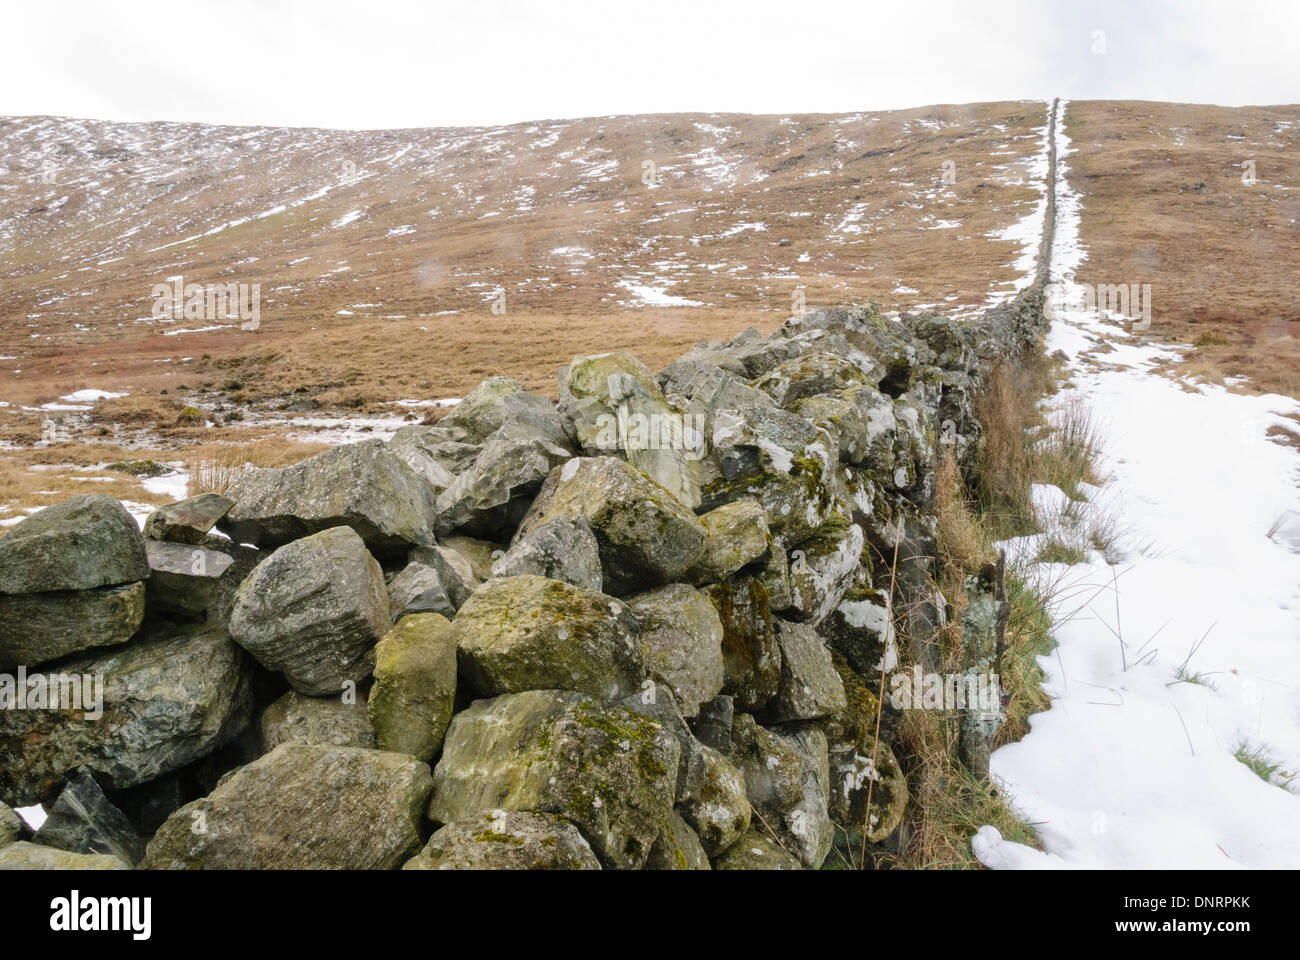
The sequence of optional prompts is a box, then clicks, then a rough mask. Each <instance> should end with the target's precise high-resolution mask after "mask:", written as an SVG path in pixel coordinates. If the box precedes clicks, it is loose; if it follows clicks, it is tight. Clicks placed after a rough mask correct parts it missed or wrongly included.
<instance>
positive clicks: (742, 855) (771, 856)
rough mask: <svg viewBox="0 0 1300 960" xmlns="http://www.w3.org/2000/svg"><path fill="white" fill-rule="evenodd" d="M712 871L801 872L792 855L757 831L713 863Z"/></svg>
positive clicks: (801, 867) (801, 865) (800, 867)
mask: <svg viewBox="0 0 1300 960" xmlns="http://www.w3.org/2000/svg"><path fill="white" fill-rule="evenodd" d="M713 869H714V870H802V869H803V864H802V863H800V862H799V858H798V857H796V856H794V854H791V853H788V852H786V851H785V850H784V849H782V848H781V846H780V845H779V844H777V843H776V842H775V841H773V840H772V839H770V838H769V837H767V836H764V835H763V834H762V833H760V832H759V831H757V830H751V831H750V832H749V833H747V834H745V836H744V837H742V838H741V839H740V840H738V841H737V842H736V843H734V844H732V845H731V846H730V847H728V848H727V849H726V851H725V852H723V853H722V854H721V855H720V856H719V857H718V858H717V859H716V860H714V861H713Z"/></svg>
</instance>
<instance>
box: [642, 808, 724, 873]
mask: <svg viewBox="0 0 1300 960" xmlns="http://www.w3.org/2000/svg"><path fill="white" fill-rule="evenodd" d="M645 869H647V870H712V869H713V867H712V866H710V864H709V855H708V854H707V853H705V852H704V846H703V844H701V843H700V838H699V837H697V836H696V835H695V831H694V830H692V829H691V827H690V824H688V823H687V822H686V821H685V820H683V819H682V817H681V815H680V814H678V813H677V811H675V810H674V811H673V812H672V813H670V814H669V815H668V823H667V824H666V825H665V826H664V828H663V830H662V831H661V832H660V833H659V839H658V840H656V841H655V845H654V846H653V847H651V848H650V856H649V858H648V859H647V860H646V863H645Z"/></svg>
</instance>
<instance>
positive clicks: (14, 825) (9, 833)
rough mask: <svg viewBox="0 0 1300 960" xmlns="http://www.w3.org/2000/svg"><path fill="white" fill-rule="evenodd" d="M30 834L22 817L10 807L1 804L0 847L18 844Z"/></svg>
mask: <svg viewBox="0 0 1300 960" xmlns="http://www.w3.org/2000/svg"><path fill="white" fill-rule="evenodd" d="M27 834H28V830H27V825H26V824H25V823H23V820H22V817H20V816H18V814H17V813H16V812H15V811H14V810H13V809H12V808H10V807H9V806H8V805H6V804H3V803H0V847H3V846H6V845H8V844H10V843H17V842H18V841H19V840H22V839H24V838H25V837H26V836H27Z"/></svg>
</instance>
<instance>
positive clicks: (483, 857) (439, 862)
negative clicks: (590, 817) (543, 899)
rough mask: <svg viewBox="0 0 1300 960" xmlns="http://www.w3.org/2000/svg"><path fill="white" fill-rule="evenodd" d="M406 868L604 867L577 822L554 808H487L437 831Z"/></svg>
mask: <svg viewBox="0 0 1300 960" xmlns="http://www.w3.org/2000/svg"><path fill="white" fill-rule="evenodd" d="M402 869H403V870H599V869H600V861H599V860H597V859H596V855H595V854H594V853H592V852H591V845H590V844H589V843H587V841H586V840H584V839H583V838H582V834H581V833H579V832H578V829H577V827H575V826H574V825H573V824H571V823H569V822H568V821H566V820H565V819H564V818H562V817H558V816H556V815H555V814H552V813H530V812H523V811H518V810H487V811H484V812H483V813H479V814H476V815H475V816H473V817H470V818H469V819H467V820H457V821H456V822H455V823H449V824H447V825H446V826H445V827H442V828H441V829H439V830H437V831H435V832H434V834H433V836H432V837H430V838H429V842H428V843H427V844H425V847H424V849H423V850H421V851H420V852H419V854H417V855H416V856H415V857H413V858H412V859H410V860H408V861H406V863H405V864H404V865H403V866H402Z"/></svg>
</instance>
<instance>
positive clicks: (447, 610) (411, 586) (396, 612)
mask: <svg viewBox="0 0 1300 960" xmlns="http://www.w3.org/2000/svg"><path fill="white" fill-rule="evenodd" d="M442 581H443V578H442V575H441V574H440V573H439V572H438V568H437V567H435V566H432V565H430V564H427V563H424V562H422V561H420V560H412V561H411V562H410V563H408V564H407V565H406V566H405V567H403V568H402V570H401V572H400V573H398V574H397V575H396V576H395V577H393V579H392V580H390V581H389V582H388V609H389V611H390V612H391V613H392V615H393V621H394V622H396V621H398V620H400V619H402V617H405V616H407V615H408V614H413V613H440V614H442V615H443V616H444V617H454V616H455V615H456V609H457V605H456V604H454V603H452V600H451V596H450V594H449V592H448V589H447V585H445V584H444V583H443V582H442ZM461 602H462V603H463V602H464V598H463V597H462V600H461Z"/></svg>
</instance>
